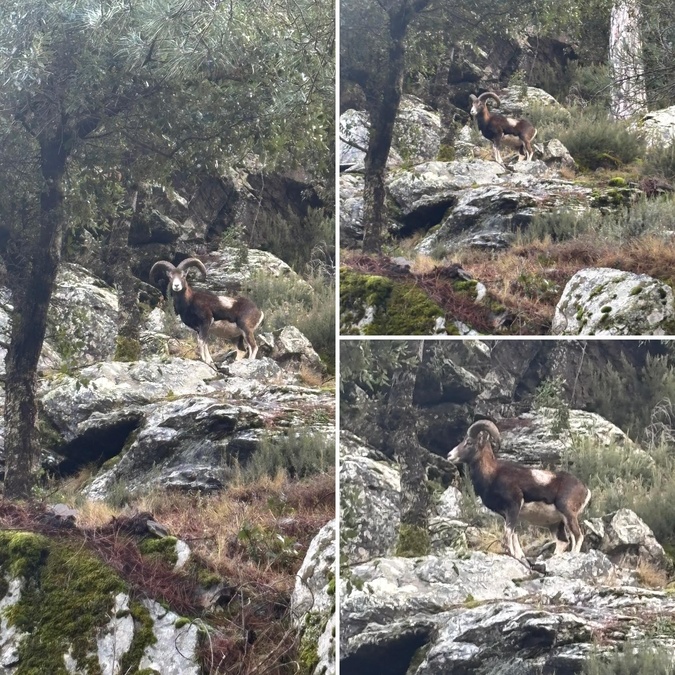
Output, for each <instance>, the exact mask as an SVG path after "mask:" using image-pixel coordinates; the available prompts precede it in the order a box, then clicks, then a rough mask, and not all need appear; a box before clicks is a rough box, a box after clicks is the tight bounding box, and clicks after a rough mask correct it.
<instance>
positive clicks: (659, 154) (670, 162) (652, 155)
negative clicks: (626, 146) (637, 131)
mask: <svg viewBox="0 0 675 675" xmlns="http://www.w3.org/2000/svg"><path fill="white" fill-rule="evenodd" d="M641 173H642V175H643V176H659V177H660V178H666V179H668V180H673V179H675V143H671V144H670V145H667V146H665V147H662V146H654V147H651V148H650V149H649V151H648V152H647V154H646V155H645V161H644V163H643V164H642V169H641Z"/></svg>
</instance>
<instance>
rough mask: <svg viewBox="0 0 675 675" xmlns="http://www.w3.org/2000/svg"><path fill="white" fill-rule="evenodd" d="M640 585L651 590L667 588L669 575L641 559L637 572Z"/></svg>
mask: <svg viewBox="0 0 675 675" xmlns="http://www.w3.org/2000/svg"><path fill="white" fill-rule="evenodd" d="M635 573H636V575H637V578H638V579H639V581H640V583H641V584H642V585H644V586H647V587H649V588H665V587H666V585H667V584H668V575H667V574H666V572H665V570H663V569H661V568H659V567H656V565H653V564H652V563H650V562H648V561H646V560H644V559H643V558H640V561H639V562H638V566H637V568H636V570H635Z"/></svg>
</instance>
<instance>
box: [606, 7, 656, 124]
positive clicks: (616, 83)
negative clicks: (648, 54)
mask: <svg viewBox="0 0 675 675" xmlns="http://www.w3.org/2000/svg"><path fill="white" fill-rule="evenodd" d="M641 24H642V13H641V11H640V6H639V4H638V3H637V2H636V0H616V2H615V4H614V5H613V7H612V14H611V19H610V29H609V65H610V70H611V74H612V105H611V112H612V116H613V117H614V119H628V118H629V117H632V116H633V115H637V114H642V113H645V112H647V93H646V91H645V81H644V61H643V54H642V29H641Z"/></svg>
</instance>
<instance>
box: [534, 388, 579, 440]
mask: <svg viewBox="0 0 675 675" xmlns="http://www.w3.org/2000/svg"><path fill="white" fill-rule="evenodd" d="M565 386H566V382H565V380H564V379H563V378H562V377H561V376H559V375H558V376H556V377H549V378H546V379H545V380H542V382H541V384H540V385H539V386H538V387H537V389H536V390H535V392H534V399H533V401H532V403H533V406H534V408H535V409H541V408H547V409H552V410H553V424H552V426H551V431H552V432H553V435H554V436H555V437H556V438H557V437H558V436H559V435H560V434H561V433H562V432H563V431H569V428H570V405H569V402H568V401H567V396H566V395H565Z"/></svg>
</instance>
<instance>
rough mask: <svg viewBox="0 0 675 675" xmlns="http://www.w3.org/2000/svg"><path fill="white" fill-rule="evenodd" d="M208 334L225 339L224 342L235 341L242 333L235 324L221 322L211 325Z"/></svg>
mask: <svg viewBox="0 0 675 675" xmlns="http://www.w3.org/2000/svg"><path fill="white" fill-rule="evenodd" d="M210 334H212V335H216V336H217V337H221V338H225V339H226V340H236V339H237V338H238V337H239V336H240V335H243V331H242V330H241V328H239V326H237V324H236V323H232V322H231V321H223V320H221V321H216V322H215V323H214V324H213V328H212V329H211V333H210Z"/></svg>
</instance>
